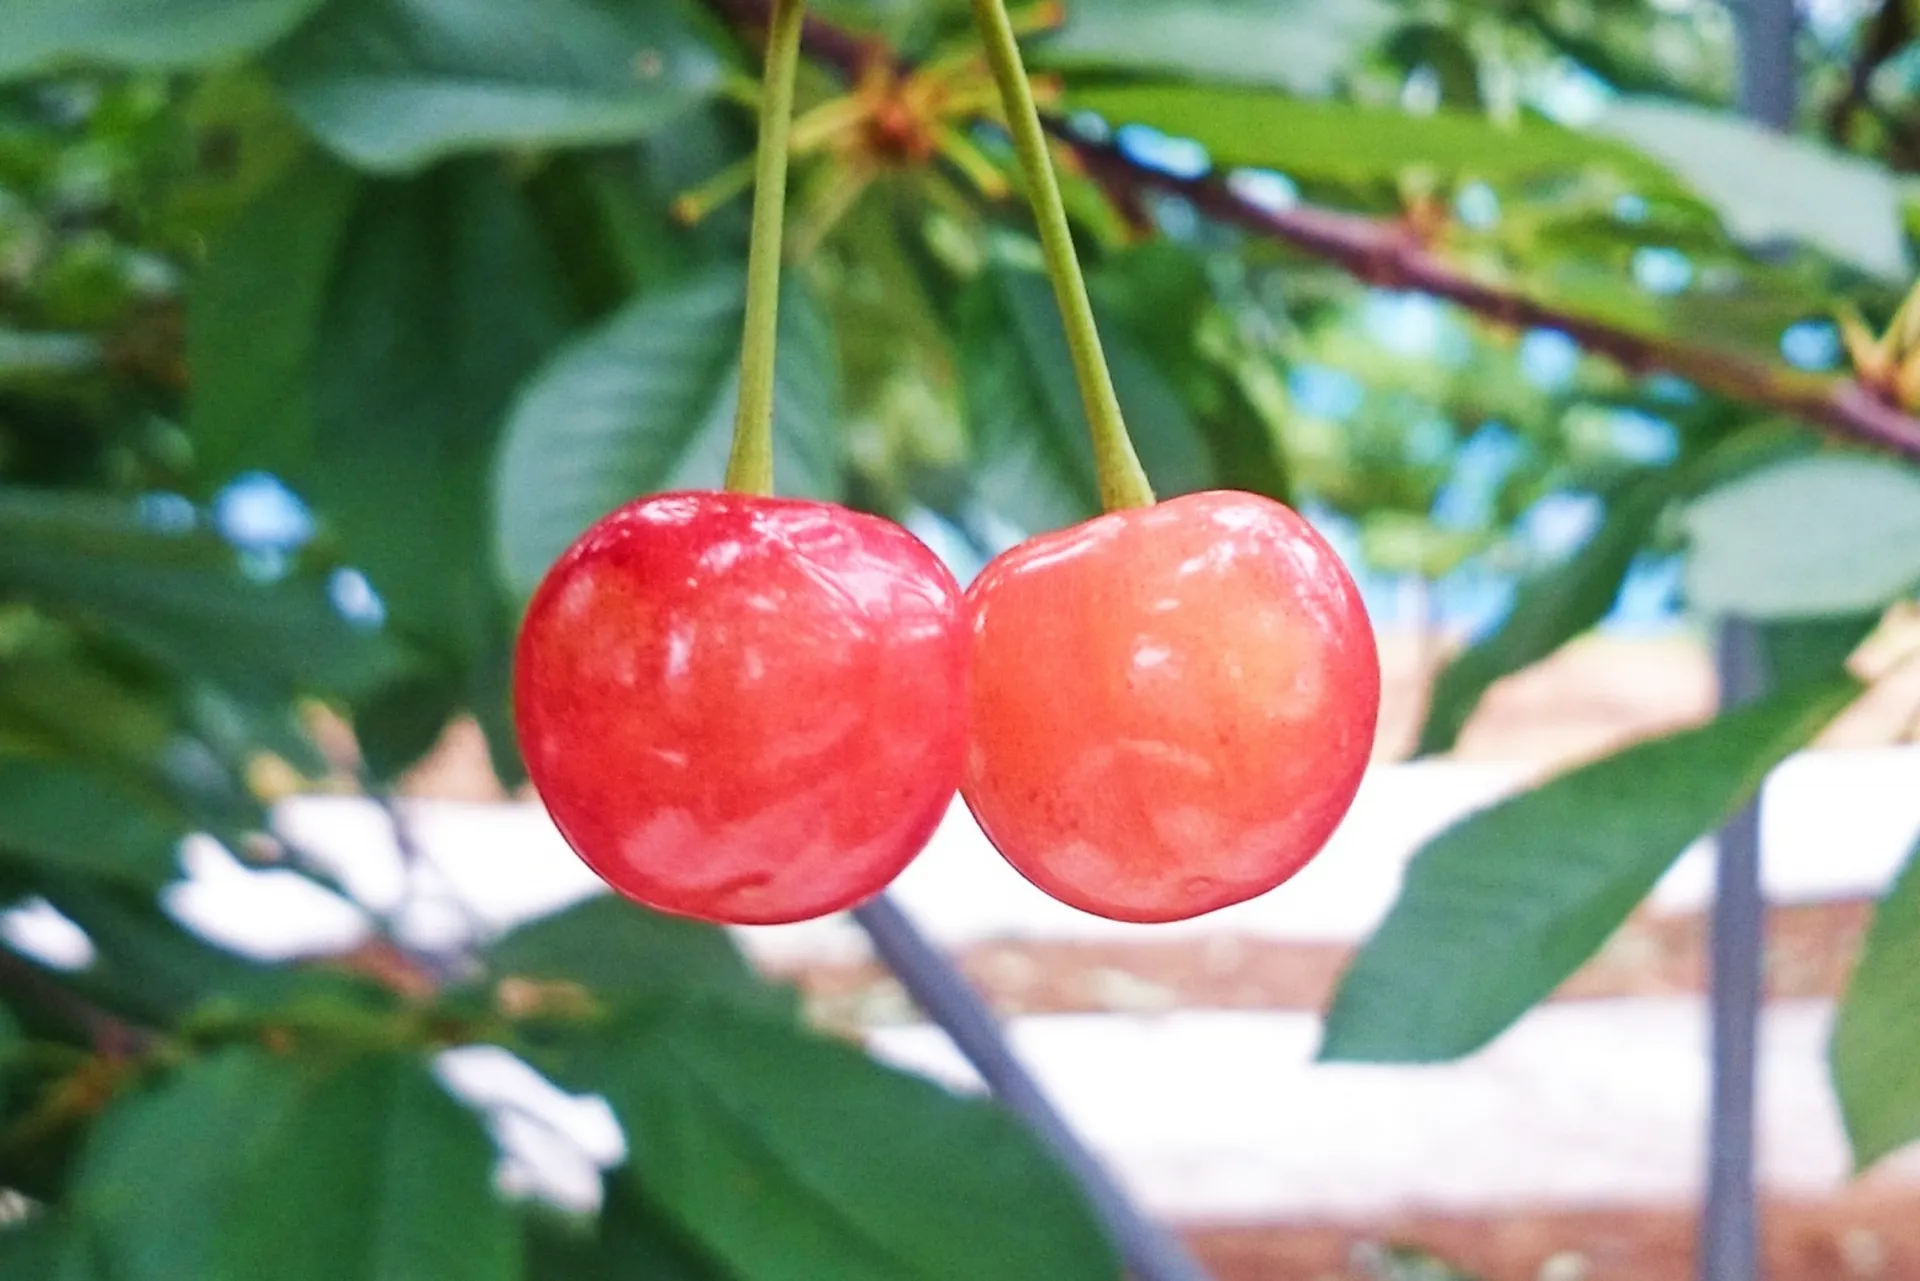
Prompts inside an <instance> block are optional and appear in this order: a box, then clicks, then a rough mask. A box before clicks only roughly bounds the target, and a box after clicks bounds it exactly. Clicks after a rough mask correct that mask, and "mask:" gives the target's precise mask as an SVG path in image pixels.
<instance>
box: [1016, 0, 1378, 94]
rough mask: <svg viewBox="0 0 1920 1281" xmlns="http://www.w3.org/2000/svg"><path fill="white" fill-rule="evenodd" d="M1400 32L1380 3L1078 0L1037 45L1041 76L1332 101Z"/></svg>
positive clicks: (1034, 58)
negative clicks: (1262, 89)
mask: <svg viewBox="0 0 1920 1281" xmlns="http://www.w3.org/2000/svg"><path fill="white" fill-rule="evenodd" d="M1393 25H1394V14H1393V10H1392V8H1391V7H1390V6H1388V5H1386V4H1383V3H1380V2H1379V0H1362V2H1359V3H1346V4H1338V5H1329V4H1314V3H1310V2H1309V0H1290V2H1289V3H1285V4H1280V5H1273V4H1266V3H1261V0H1199V2H1197V3H1196V2H1194V0H1176V2H1175V3H1171V4H1169V3H1165V2H1164V0H1078V2H1077V3H1075V4H1074V5H1072V6H1071V7H1070V8H1069V9H1068V11H1067V20H1066V23H1065V24H1064V25H1063V26H1062V27H1061V28H1060V29H1059V30H1058V31H1057V32H1054V33H1053V34H1051V35H1049V36H1048V37H1047V38H1046V39H1044V40H1041V41H1039V42H1038V43H1037V45H1036V47H1035V50H1034V54H1033V56H1032V58H1031V63H1032V65H1033V67H1034V69H1036V70H1040V69H1054V70H1063V71H1075V72H1084V73H1087V74H1089V75H1097V74H1100V73H1109V74H1115V73H1117V74H1132V75H1146V74H1157V75H1164V76H1178V77H1182V78H1190V79H1193V80H1199V81H1206V82H1212V83H1227V84H1241V83H1245V84H1257V85H1264V86H1271V87H1273V88H1278V89H1285V90H1287V91H1288V92H1291V93H1300V94H1311V95H1319V94H1325V93H1328V92H1329V91H1331V90H1332V89H1334V88H1335V86H1336V85H1338V83H1339V81H1340V78H1341V76H1342V75H1343V73H1345V72H1346V71H1347V70H1348V69H1349V68H1350V67H1351V66H1352V64H1353V61H1354V58H1355V55H1356V54H1359V53H1360V52H1362V51H1364V50H1365V49H1366V48H1367V47H1368V46H1369V45H1371V44H1373V43H1375V42H1376V41H1378V40H1380V39H1381V38H1382V37H1383V36H1385V35H1386V34H1387V33H1388V32H1389V31H1390V30H1392V28H1393Z"/></svg>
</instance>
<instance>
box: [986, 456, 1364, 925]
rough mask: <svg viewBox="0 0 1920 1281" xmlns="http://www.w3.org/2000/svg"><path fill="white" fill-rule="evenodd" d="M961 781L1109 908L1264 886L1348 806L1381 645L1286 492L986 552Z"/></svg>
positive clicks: (1157, 907)
mask: <svg viewBox="0 0 1920 1281" xmlns="http://www.w3.org/2000/svg"><path fill="white" fill-rule="evenodd" d="M967 600H968V604H969V607H970V611H971V614H972V623H973V671H972V685H971V693H970V705H971V712H970V720H971V730H970V735H971V745H970V748H969V751H968V757H967V763H966V769H965V772H964V774H963V775H962V777H961V784H960V790H961V795H962V796H963V797H964V798H965V800H966V802H967V805H968V807H969V808H970V809H971V810H972V811H973V814H974V817H975V818H976V819H977V820H978V821H979V823H980V825H981V827H982V828H983V829H984V830H985V831H986V834H987V836H988V838H989V839H990V840H991V841H992V842H993V844H994V845H995V847H996V848H998V849H999V851H1000V852H1001V854H1002V855H1004V856H1005V857H1006V859H1007V861H1008V862H1009V863H1011V864H1012V865H1013V866H1014V867H1015V868H1016V869H1018V870H1019V871H1020V873H1021V874H1022V875H1024V876H1025V877H1026V878H1027V879H1028V880H1030V881H1032V882H1033V883H1034V884H1035V885H1037V886H1038V887H1040V888H1041V889H1042V890H1044V891H1046V892H1047V893H1048V894H1051V895H1052V896H1053V897H1055V898H1057V899H1059V900H1061V901H1062V902H1065V903H1068V904H1070V905H1072V906H1074V907H1077V908H1080V909H1082V910H1084V911H1087V912H1091V913H1094V914H1097V915H1100V916H1106V917H1111V918H1113V919H1116V920H1122V921H1141V922H1152V921H1175V920H1182V919H1185V918H1187V917H1191V916H1198V915H1200V914H1202V913H1205V912H1210V911H1213V910H1215V909H1217V908H1221V907H1225V906H1227V905H1229V904H1232V903H1237V902H1240V901H1242V900H1244V899H1249V898H1252V897H1254V896H1256V895H1259V894H1263V893H1265V892H1266V891H1268V890H1270V889H1272V888H1274V887H1275V886H1277V885H1279V884H1280V883H1281V882H1283V881H1285V880H1286V879H1287V878H1288V877H1290V876H1292V875H1293V874H1294V873H1295V872H1297V871H1299V870H1300V868H1301V867H1303V866H1305V865H1306V863H1307V862H1308V861H1309V860H1310V859H1312V858H1313V856H1314V855H1315V854H1317V853H1318V852H1319V851H1320V849H1321V847H1322V846H1323V845H1325V844H1326V842H1327V839H1328V838H1329V837H1330V836H1331V835H1332V834H1333V830H1334V828H1335V827H1336V826H1337V825H1338V824H1339V822H1340V820H1341V818H1342V817H1343V816H1344V815H1345V814H1346V811H1347V808H1348V807H1349V806H1350V805H1351V804H1352V802H1353V797H1354V793H1355V792H1356V791H1357V790H1358V788H1359V785H1360V779H1361V775H1362V774H1363V772H1364V771H1365V768H1366V764H1367V758H1368V755H1369V753H1370V751H1371V748H1372V745H1373V734H1374V727H1375V722H1376V719H1377V717H1378V714H1379V707H1380V661H1379V653H1378V650H1377V649H1376V647H1375V644H1374V637H1373V629H1372V626H1371V625H1370V624H1369V623H1368V621H1367V616H1366V612H1365V609H1364V607H1363V606H1362V604H1361V600H1360V594H1359V591H1358V590H1357V589H1356V588H1355V586H1354V583H1353V580H1352V578H1351V577H1350V576H1349V575H1348V574H1347V571H1346V569H1345V567H1344V566H1342V564H1341V563H1340V560H1339V558H1338V557H1337V556H1336V555H1335V554H1334V552H1333V549H1332V548H1330V547H1329V546H1328V545H1327V543H1326V542H1325V541H1324V540H1323V539H1322V538H1321V537H1320V535H1319V534H1318V533H1317V532H1316V531H1315V530H1314V529H1313V527H1312V526H1310V525H1309V524H1307V522H1306V521H1305V520H1303V519H1301V518H1300V517H1299V516H1298V515H1296V514H1295V513H1294V512H1293V511H1291V510H1289V509H1288V508H1287V507H1285V506H1283V505H1281V504H1280V503H1276V502H1274V501H1272V500H1270V499H1266V498H1261V497H1258V496H1256V495H1253V494H1244V493H1236V492H1229V491H1214V492H1207V493H1199V494H1191V495H1188V496H1186V497H1182V498H1175V499H1171V500H1169V501H1166V502H1163V503H1159V504H1157V505H1154V506H1150V507H1136V508H1130V509H1124V510H1121V511H1117V512H1113V513H1111V514H1109V515H1105V516H1101V517H1098V518H1096V519H1094V520H1091V521H1088V522H1086V523H1085V524H1081V525H1077V526H1074V527H1072V528H1070V529H1066V530H1062V531H1059V532H1057V533H1051V534H1046V535H1043V536H1041V537H1038V538H1034V539H1032V540H1030V541H1028V542H1025V543H1023V544H1021V545H1019V546H1017V547H1014V548H1012V549H1011V550H1009V551H1007V552H1004V553H1003V554H1001V555H1000V556H999V557H998V558H996V559H995V560H994V561H993V562H992V563H991V564H989V565H988V566H987V568H986V569H985V570H984V571H983V572H982V573H981V575H980V576H979V578H977V579H976V580H975V581H974V583H973V585H972V586H971V587H970V588H969V589H968V591H967Z"/></svg>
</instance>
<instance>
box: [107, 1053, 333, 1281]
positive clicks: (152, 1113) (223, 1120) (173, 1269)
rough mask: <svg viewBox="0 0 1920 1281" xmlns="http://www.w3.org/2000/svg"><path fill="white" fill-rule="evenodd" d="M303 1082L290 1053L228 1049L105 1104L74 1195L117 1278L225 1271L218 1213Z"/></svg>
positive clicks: (161, 1278) (165, 1278) (210, 1276)
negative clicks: (219, 1263)
mask: <svg viewBox="0 0 1920 1281" xmlns="http://www.w3.org/2000/svg"><path fill="white" fill-rule="evenodd" d="M298 1083H299V1078H298V1076H297V1074H296V1069H295V1068H294V1067H293V1065H292V1064H291V1063H289V1062H287V1061H285V1060H279V1059H274V1058H271V1057H269V1056H267V1055H265V1054H262V1053H260V1052H258V1051H256V1050H248V1049H229V1050H224V1051H220V1052H217V1053H215V1054H213V1055H210V1056H208V1057H206V1058H202V1059H197V1060H194V1061H192V1062H190V1063H188V1064H186V1065H185V1066H184V1067H182V1068H180V1069H179V1070H178V1071H176V1072H174V1073H173V1074H172V1075H170V1076H168V1077H166V1078H164V1079H163V1080H162V1081H161V1082H160V1084H159V1085H158V1086H157V1087H155V1088H151V1089H145V1090H140V1091H137V1092H135V1093H131V1094H127V1095H124V1096H122V1097H121V1098H120V1099H118V1100H117V1101H115V1103H114V1104H113V1105H112V1106H111V1107H110V1108H108V1109H107V1111H106V1113H105V1115H103V1116H102V1117H101V1118H100V1121H99V1123H98V1125H97V1126H96V1127H95V1128H94V1131H93V1134H92V1137H91V1139H90V1140H89V1142H88V1146H87V1151H86V1155H85V1156H84V1157H83V1158H82V1165H81V1174H80V1181H79V1185H78V1189H77V1192H76V1194H75V1196H76V1201H77V1204H78V1205H79V1207H80V1210H81V1213H82V1214H83V1215H84V1216H85V1217H86V1220H87V1221H88V1223H90V1224H91V1225H92V1227H93V1232H94V1235H95V1237H96V1239H97V1240H98V1242H99V1250H100V1254H101V1256H102V1258H103V1260H104V1261H105V1262H106V1264H107V1266H108V1267H109V1268H110V1269H111V1270H112V1274H113V1276H114V1278H115V1281H182V1278H186V1277H194V1278H199V1279H203V1281H215V1278H217V1277H219V1276H220V1275H221V1274H220V1273H219V1272H218V1271H216V1260H215V1254H214V1251H215V1247H216V1245H217V1243H218V1240H219V1237H220V1233H221V1230H222V1224H221V1220H222V1217H223V1216H224V1215H225V1214H227V1213H228V1212H229V1206H231V1204H232V1203H233V1202H234V1201H235V1200H236V1199H238V1198H239V1197H240V1196H241V1195H242V1194H244V1192H245V1188H244V1186H243V1185H244V1181H245V1180H246V1178H247V1177H248V1175H249V1174H250V1173H251V1170H252V1168H253V1167H254V1165H255V1164H256V1163H257V1162H258V1161H259V1160H260V1158H261V1155H262V1147H263V1140H264V1138H265V1136H266V1135H267V1134H269V1133H271V1131H272V1130H273V1128H274V1127H275V1126H276V1125H280V1124H283V1123H284V1122H285V1119H286V1117H287V1114H288V1113H289V1112H290V1111H291V1110H292V1108H293V1107H294V1106H295V1103H296V1099H297V1087H298ZM215 1136H217V1139H216V1138H215ZM210 1139H211V1140H213V1141H209V1140H210ZM327 1199H328V1200H338V1199H343V1198H340V1197H339V1195H338V1193H337V1192H336V1193H335V1195H334V1196H332V1197H329V1198H327Z"/></svg>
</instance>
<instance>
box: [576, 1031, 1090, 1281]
mask: <svg viewBox="0 0 1920 1281" xmlns="http://www.w3.org/2000/svg"><path fill="white" fill-rule="evenodd" d="M557 1075H558V1076H559V1077H560V1079H561V1080H563V1081H564V1082H567V1083H569V1084H571V1085H573V1086H575V1087H576V1088H579V1089H582V1090H592V1091H594V1092H596V1093H600V1094H604V1095H605V1096H606V1097H607V1098H608V1099H609V1100H611V1101H612V1102H613V1105H614V1107H615V1109H616V1110H618V1111H619V1113H620V1115H621V1117H622V1118H623V1119H624V1120H625V1122H626V1124H627V1127H628V1132H629V1142H630V1143H631V1144H632V1146H633V1148H634V1150H635V1151H636V1152H638V1153H640V1154H641V1155H640V1157H639V1161H640V1163H641V1165H640V1170H639V1174H640V1184H639V1187H640V1190H641V1192H642V1194H643V1195H646V1196H649V1197H651V1198H652V1199H653V1200H654V1201H655V1202H657V1204H658V1205H659V1206H660V1208H661V1209H662V1211H663V1212H664V1213H665V1214H667V1215H668V1216H670V1217H671V1218H672V1219H673V1221H674V1222H676V1223H677V1224H679V1225H680V1226H681V1227H682V1228H683V1229H684V1230H685V1231H686V1232H687V1233H688V1234H689V1235H690V1236H691V1237H692V1238H693V1239H695V1240H697V1241H698V1242H699V1243H700V1244H701V1246H702V1247H703V1248H704V1249H705V1250H706V1251H707V1252H709V1253H710V1254H712V1255H713V1256H714V1257H715V1258H716V1259H719V1260H722V1261H724V1263H725V1264H726V1265H727V1266H728V1267H729V1268H731V1269H732V1270H733V1271H734V1272H736V1273H738V1274H739V1275H742V1276H750V1277H766V1278H769V1279H770V1281H771V1279H774V1278H779V1279H781V1281H784V1279H786V1278H792V1279H793V1281H801V1279H802V1278H809V1277H817V1276H820V1275H822V1274H823V1273H824V1272H825V1271H827V1270H829V1269H831V1270H832V1272H833V1274H834V1275H835V1276H839V1277H846V1278H848V1281H900V1279H904V1278H914V1281H923V1279H924V1281H949V1279H951V1281H961V1279H962V1278H967V1279H970V1278H974V1277H981V1276H1036V1277H1039V1276H1044V1277H1059V1278H1062V1281H1081V1279H1082V1278H1084V1279H1086V1281H1097V1279H1099V1278H1111V1277H1113V1276H1115V1275H1116V1272H1117V1261H1116V1260H1115V1258H1114V1256H1113V1254H1112V1252H1111V1250H1110V1248H1109V1247H1108V1246H1107V1244H1106V1243H1105V1241H1103V1240H1102V1238H1101V1236H1100V1233H1099V1231H1098V1230H1097V1228H1096V1227H1095V1226H1094V1225H1093V1223H1092V1222H1091V1221H1090V1220H1089V1219H1088V1218H1086V1217H1085V1215H1084V1213H1083V1212H1082V1211H1081V1210H1080V1208H1079V1204H1078V1200H1077V1193H1076V1191H1075V1190H1074V1188H1073V1185H1072V1184H1071V1183H1070V1182H1069V1181H1068V1179H1067V1177H1066V1175H1065V1173H1064V1172H1063V1171H1061V1170H1059V1169H1057V1168H1055V1167H1053V1166H1052V1165H1051V1164H1050V1163H1049V1162H1047V1161H1036V1160H1034V1159H1033V1158H1032V1156H1031V1155H1030V1151H1029V1148H1030V1144H1031V1140H1030V1139H1029V1138H1027V1137H1026V1136H1025V1135H1024V1134H1023V1133H1022V1131H1021V1130H1020V1128H1019V1125H1018V1123H1017V1122H1015V1121H1014V1120H1013V1119H1012V1118H1011V1117H1009V1116H1007V1115H1006V1114H1005V1113H1004V1112H1002V1111H1001V1110H1000V1109H999V1108H998V1107H996V1106H995V1105H993V1104H990V1103H986V1102H982V1101H974V1100H961V1099H957V1098H955V1097H954V1096H952V1095H950V1094H948V1093H947V1092H946V1091H944V1090H942V1089H941V1088H940V1087H938V1086H936V1085H933V1084H931V1083H929V1082H927V1081H924V1080H921V1079H919V1078H917V1077H913V1076H909V1075H906V1074H904V1073H899V1072H895V1071H892V1070H889V1069H885V1068H881V1067H879V1066H877V1065H876V1064H874V1063H872V1062H871V1061H870V1060H869V1059H867V1058H866V1057H865V1056H864V1055H863V1054H862V1053H861V1052H860V1051H858V1050H857V1049H854V1048H852V1047H850V1046H846V1045H843V1044H840V1043H838V1042H835V1041H831V1040H828V1039H825V1038H822V1037H819V1036H815V1035H812V1034H809V1033H805V1032H801V1031H799V1030H797V1029H795V1028H793V1027H792V1026H791V1025H790V1024H789V1023H787V1022H786V1021H784V1020H774V1019H770V1018H767V1017H765V1016H763V1015H760V1014H757V1013H753V1012H749V1011H747V1010H743V1009H742V1008H740V1007H739V1006H737V1005H734V1004H730V1003H725V1002H720V1001H714V1000H705V1001H701V1000H685V999H682V1000H676V1001H670V1002H658V1003H643V1004H638V1005H634V1006H630V1007H628V1008H627V1009H626V1010H625V1011H623V1013H622V1014H621V1016H619V1017H618V1018H616V1019H615V1021H614V1022H613V1023H612V1024H611V1025H610V1026H609V1027H608V1028H607V1029H606V1031H605V1033H604V1035H603V1036H602V1037H601V1038H600V1039H599V1040H597V1041H596V1042H594V1043H592V1044H590V1045H588V1046H585V1047H582V1049H581V1050H580V1051H579V1052H578V1054H576V1055H575V1056H574V1058H573V1061H572V1062H570V1063H568V1064H566V1065H565V1066H564V1067H563V1068H561V1069H560V1070H559V1071H558V1072H557ZM882 1151H884V1152H885V1154H886V1155H885V1157H884V1158H883V1159H880V1160H875V1159H874V1154H875V1153H878V1152H882ZM957 1158H958V1159H957ZM982 1224H993V1225H994V1228H995V1230H994V1231H993V1232H991V1233H983V1232H982V1231H981V1230H980V1227H981V1225H982Z"/></svg>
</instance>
